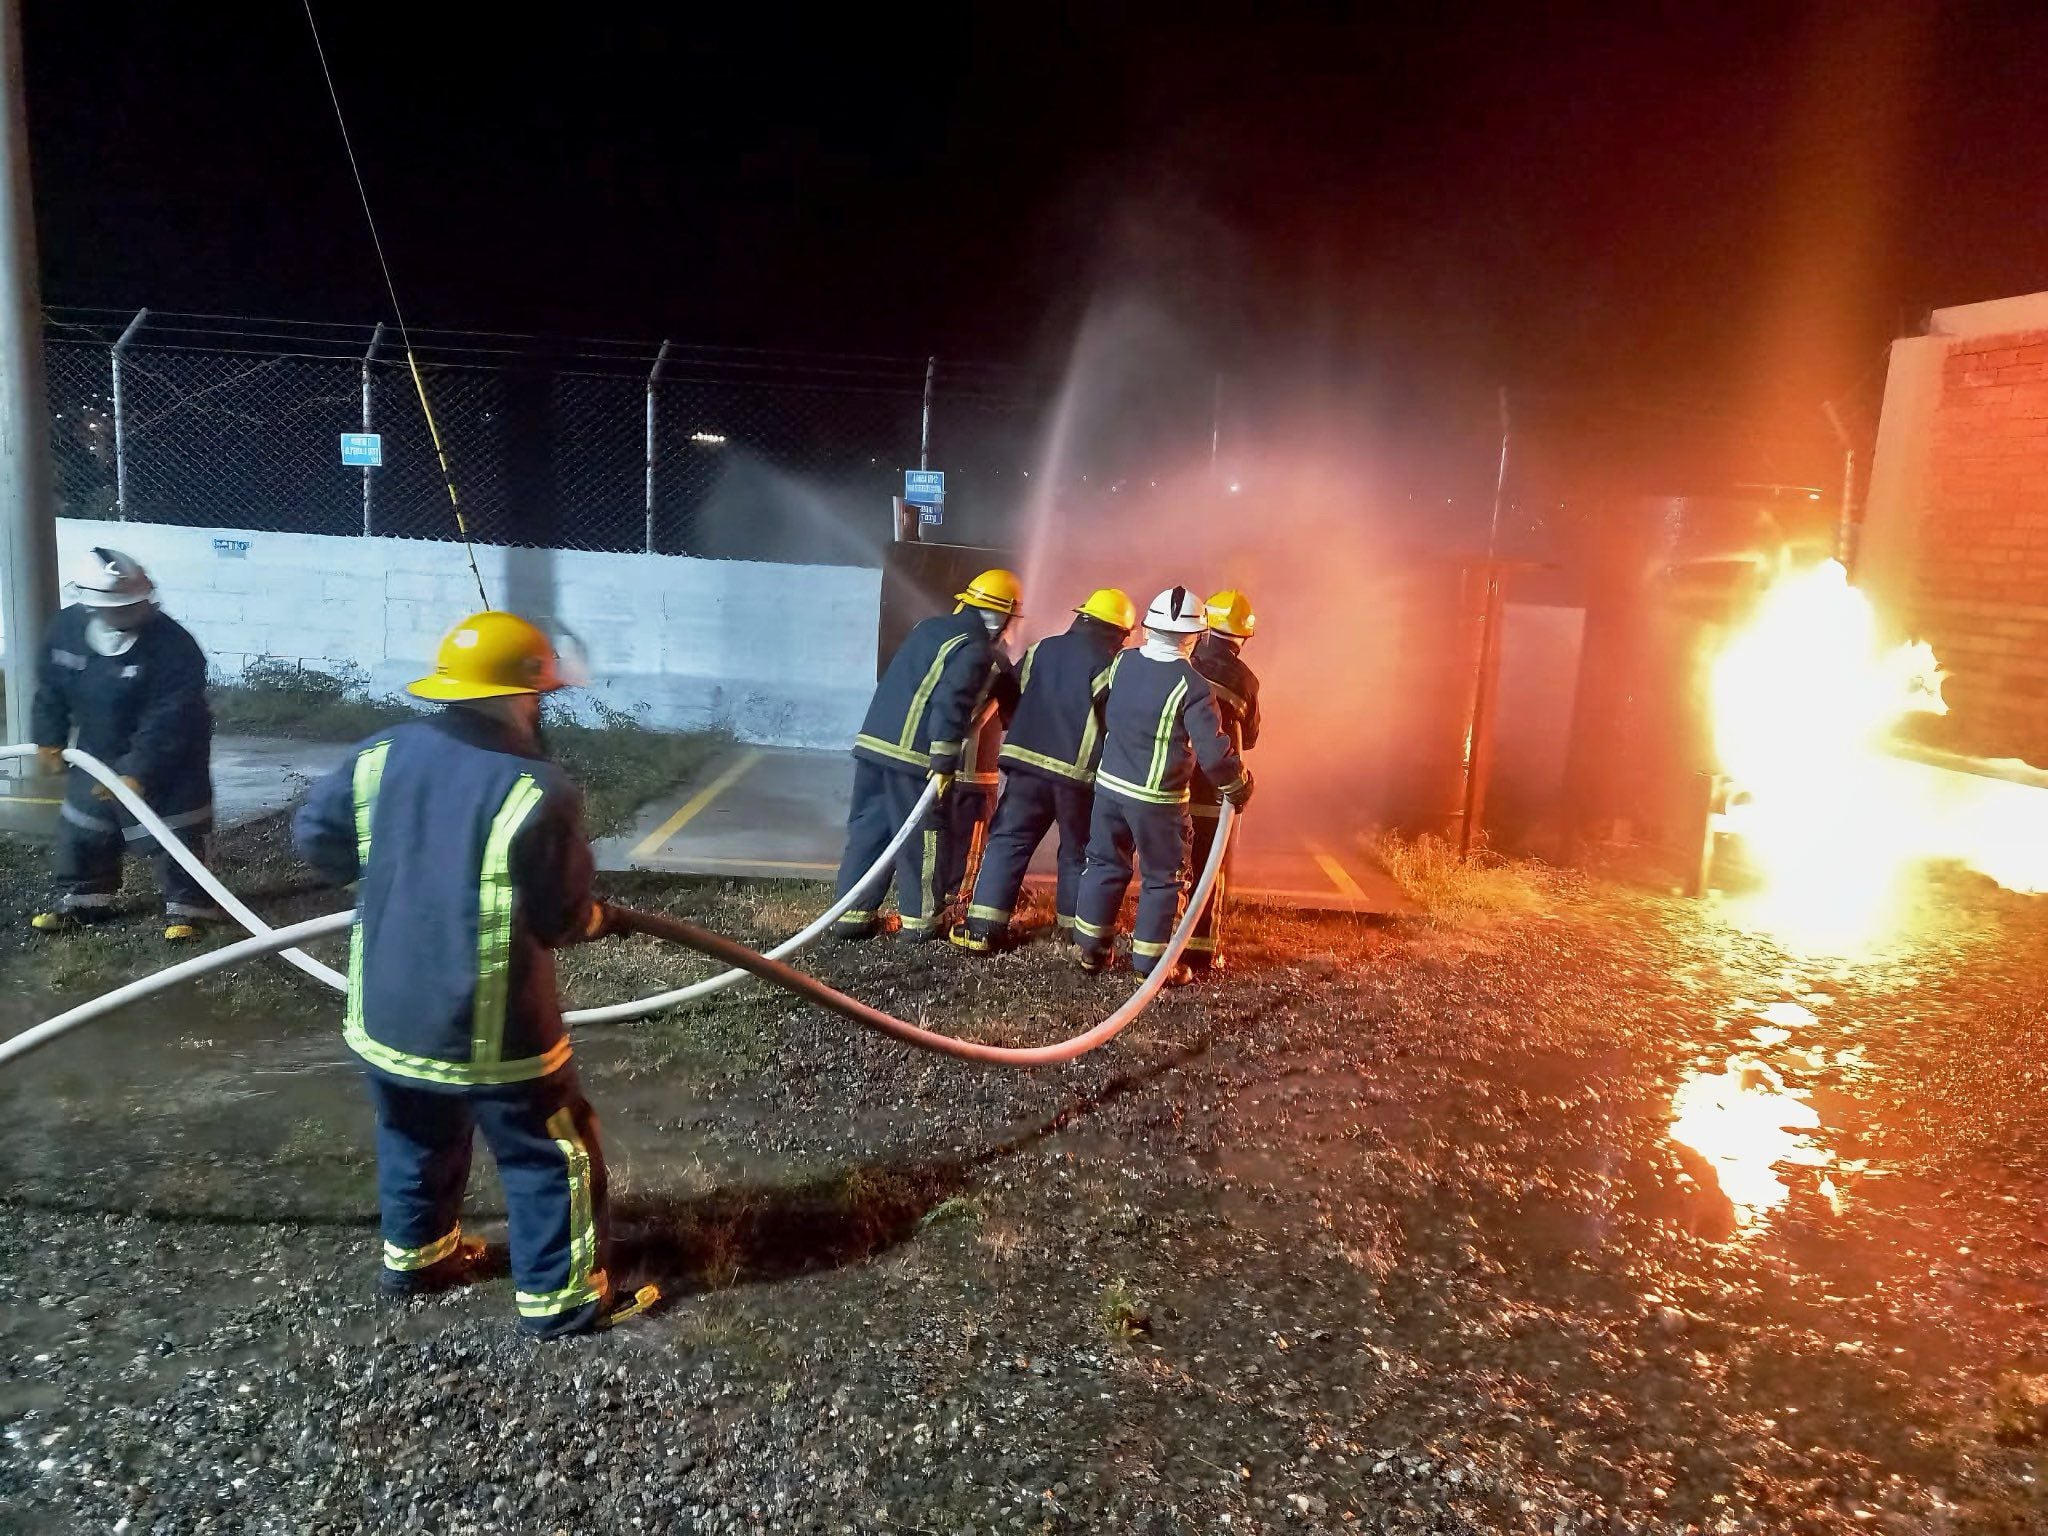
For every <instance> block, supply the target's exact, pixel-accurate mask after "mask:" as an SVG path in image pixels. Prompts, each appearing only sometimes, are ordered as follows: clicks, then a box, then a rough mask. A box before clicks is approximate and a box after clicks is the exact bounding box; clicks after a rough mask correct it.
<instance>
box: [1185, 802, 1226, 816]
mask: <svg viewBox="0 0 2048 1536" xmlns="http://www.w3.org/2000/svg"><path fill="white" fill-rule="evenodd" d="M1188 814H1189V815H1190V816H1200V817H1201V818H1203V819H1204V820H1205V821H1214V820H1215V819H1216V818H1217V817H1219V816H1221V815H1222V814H1223V807H1222V806H1220V805H1218V804H1216V803H1215V802H1214V801H1210V800H1197V801H1196V802H1195V803H1194V804H1193V805H1191V806H1189V807H1188Z"/></svg>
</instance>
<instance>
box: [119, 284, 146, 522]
mask: <svg viewBox="0 0 2048 1536" xmlns="http://www.w3.org/2000/svg"><path fill="white" fill-rule="evenodd" d="M148 319H149V311H148V310H146V309H138V310H137V311H135V318H134V319H133V320H130V321H129V322H128V329H127V330H125V331H123V332H122V333H121V339H120V340H119V341H116V342H115V343H114V366H113V373H114V516H115V517H116V518H118V519H119V520H120V521H121V522H124V523H125V522H127V521H128V424H127V415H126V412H125V411H124V409H123V407H122V401H121V354H122V353H123V352H125V351H127V350H128V343H129V342H130V341H131V340H133V339H134V336H135V333H136V332H137V331H139V330H141V329H142V326H143V323H144V322H145V321H147V320H148Z"/></svg>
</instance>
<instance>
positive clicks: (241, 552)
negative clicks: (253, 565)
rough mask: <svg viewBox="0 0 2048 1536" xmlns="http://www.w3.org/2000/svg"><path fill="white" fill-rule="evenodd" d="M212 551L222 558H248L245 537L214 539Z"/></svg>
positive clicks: (247, 546) (247, 545) (247, 543)
mask: <svg viewBox="0 0 2048 1536" xmlns="http://www.w3.org/2000/svg"><path fill="white" fill-rule="evenodd" d="M213 552H214V553H215V554H216V555H219V556H220V557H221V559H223V560H246V559H248V558H249V541H248V540H247V539H215V540H214V541H213Z"/></svg>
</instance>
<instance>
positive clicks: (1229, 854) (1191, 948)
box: [1187, 805, 1237, 971]
mask: <svg viewBox="0 0 2048 1536" xmlns="http://www.w3.org/2000/svg"><path fill="white" fill-rule="evenodd" d="M1192 813H1193V814H1192V817H1191V820H1192V821H1193V824H1194V841H1193V843H1192V845H1191V846H1190V848H1189V850H1188V879H1189V880H1190V881H1194V880H1197V879H1200V878H1201V874H1202V867H1203V866H1204V865H1205V864H1207V863H1208V862H1209V850H1210V849H1211V848H1213V847H1215V846H1216V829H1217V827H1218V826H1220V825H1221V824H1222V823H1221V818H1222V815H1223V807H1222V806H1220V805H1198V806H1194V807H1192ZM1236 857H1237V840H1236V839H1235V838H1232V839H1231V844H1230V846H1229V847H1228V848H1226V849H1225V850H1224V851H1223V867H1222V868H1221V869H1220V870H1218V871H1217V872H1216V884H1215V886H1214V887H1213V888H1212V889H1211V890H1210V892H1209V899H1208V900H1207V901H1206V902H1204V903H1203V904H1202V915H1201V916H1200V917H1197V918H1196V919H1195V929H1194V932H1193V933H1192V934H1191V935H1189V937H1188V953H1187V959H1188V964H1189V965H1191V966H1193V967H1194V968H1195V969H1196V970H1198V971H1199V970H1201V969H1202V968H1204V967H1205V966H1208V965H1211V964H1213V963H1214V962H1215V961H1216V959H1217V958H1218V957H1219V956H1221V955H1222V953H1223V919H1224V914H1225V912H1226V911H1227V910H1228V908H1229V905H1230V864H1231V861H1232V860H1233V859H1235V858H1236Z"/></svg>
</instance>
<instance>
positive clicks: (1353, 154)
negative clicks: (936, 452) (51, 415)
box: [27, 0, 2048, 408]
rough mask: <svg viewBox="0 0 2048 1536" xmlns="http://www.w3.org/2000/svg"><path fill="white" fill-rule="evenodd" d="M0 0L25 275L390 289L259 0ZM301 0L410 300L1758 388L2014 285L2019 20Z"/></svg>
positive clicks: (691, 328)
mask: <svg viewBox="0 0 2048 1536" xmlns="http://www.w3.org/2000/svg"><path fill="white" fill-rule="evenodd" d="M27 10H28V13H29V17H28V20H29V30H28V38H27V46H28V58H27V67H28V87H29V95H30V111H31V118H32V126H33V135H34V151H35V156H36V165H35V169H36V176H37V190H38V202H39V208H40V214H41V241H42V259H43V267H44V294H45V298H46V299H47V300H48V301H49V302H51V303H57V304H71V305H96V306H97V305H104V306H109V307H115V308H128V309H133V308H135V307H137V306H139V305H145V304H146V305H149V306H151V307H152V308H156V309H162V310H189V311H202V312H204V311H215V312H226V313H234V314H252V315H259V316H276V317H292V318H304V319H318V320H342V321H362V322H367V321H369V320H373V319H377V318H380V317H383V316H385V315H386V312H387V310H388V305H387V303H386V301H385V299H384V297H383V293H382V289H381V283H380V280H379V277H378V274H377V269H376V265H375V260H374V258H373V255H372V253H371V249H370V246H369V242H368V239H367V236H366V234H365V231H364V226H363V222H362V216H361V212H360V210H359V208H358V206H357V203H356V198H355V194H354V190H353V188H352V186H351V185H350V182H349V180H348V174H347V167H346V163H345V161H344V159H343V155H342V148H341V144H340V141H339V139H338V137H337V135H336V130H335V125H334V121H333V117H332V114H331V112H330V109H329V106H328V102H327V99H326V96H325V92H324V89H323V87H322V85H321V81H320V76H319V71H318V66H317V63H316V61H315V57H314V54H313V50H312V45H311V42H310V39H309V36H308V32H307V29H306V23H305V18H304V16H303V14H302V12H301V10H300V8H299V6H298V4H297V3H295V0H270V3H266V4H263V5H249V4H245V5H234V6H209V5H200V4H195V3H190V0H186V3H172V4H156V5H145V4H139V3H129V4H115V5H111V6H90V5H75V4H64V3H59V0H28V5H27ZM1097 10H1099V11H1101V12H1102V13H1103V14H1102V15H1090V14H1088V13H1089V12H1090V11H1097ZM621 11H636V12H642V13H648V14H645V15H643V16H642V17H636V18H634V19H621V18H620V17H619V16H618V14H617V13H618V12H621ZM656 11H659V12H660V13H661V14H660V15H659V17H658V18H657V17H655V16H654V15H653V14H651V13H654V12H656ZM319 12H320V16H321V22H322V26H323V30H324V33H325V37H326V41H327V44H328V48H329V51H330V55H331V57H332V60H333V64H334V67H335V71H336V76H337V82H338V85H339V87H340V90H341V93H342V100H343V105H344V107H345V108H346V109H347V111H348V113H349V116H350V122H351V126H352V128H353V129H354V131H355V134H356V137H357V147H358V150H359V152H360V153H361V155H362V157H363V162H364V171H365V174H366V176H367V177H368V179H369V184H370V194H371V198H372V201H373V204H374V206H375V208H376V211H377V213H378V215H379V218H380V220H381V221H382V224H383V227H384V232H385V238H386V241H387V243H388V247H389V251H390V255H391V258H392V262H393V265H394V268H395V272H396V276H397V279H398V284H399V290H400V295H401V298H402V299H403V300H404V302H405V304H406V307H407V310H408V318H410V319H411V320H412V321H413V323H414V324H415V325H438V326H463V327H478V328H487V329H493V330H502V331H519V332H540V333H549V334H568V335H593V336H605V337H623V338H652V337H660V336H673V337H675V338H676V339H678V340H688V341H695V342H707V343H730V344H747V345H758V346H773V347H802V348H809V349H831V350H848V351H874V352H882V353H889V354H894V355H906V354H908V355H921V354H923V353H925V352H927V351H933V350H935V351H938V352H940V353H942V354H944V355H947V356H953V357H961V358H973V359H986V360H1011V361H1019V362H1034V361H1035V362H1042V363H1043V362H1052V361H1055V360H1056V359H1057V358H1058V356H1059V355H1060V353H1061V350H1062V349H1063V348H1064V347H1065V345H1066V344H1067V342H1068V341H1069V340H1070V339H1071V336H1072V334H1073V330H1074V327H1075V325H1076V323H1077V320H1078V318H1079V317H1080V315H1081V314H1082V313H1083V312H1084V310H1085V308H1086V306H1087V304H1088V303H1089V301H1090V300H1091V298H1093V297H1095V296H1096V295H1097V294H1099V293H1102V292H1105V291H1116V292H1129V291H1136V292H1142V293H1144V294H1145V295H1147V296H1148V297H1150V298H1152V299H1154V300H1155V301H1157V302H1158V303H1160V304H1161V305H1162V306H1164V307H1165V308H1167V309H1168V310H1169V311H1170V312H1172V313H1174V314H1177V315H1180V316H1183V317H1185V318H1187V319H1189V320H1190V321H1191V322H1192V323H1194V324H1197V325H1198V326H1199V327H1200V328H1201V329H1202V330H1203V331H1204V333H1205V336H1206V337H1207V338H1208V340H1209V341H1210V343H1211V344H1213V345H1214V346H1215V347H1216V348H1217V349H1218V350H1219V352H1220V353H1221V354H1223V355H1236V356H1245V355H1250V354H1258V355H1263V356H1268V357H1271V356H1281V357H1287V358H1290V359H1296V360H1300V361H1303V362H1313V363H1315V364H1316V365H1317V366H1321V367H1324V368H1329V369H1334V370H1337V371H1340V372H1342V371H1345V370H1357V369H1367V370H1372V371H1375V372H1377V374H1378V375H1379V376H1380V377H1381V378H1383V379H1391V380H1395V381H1402V380H1412V381H1415V382H1416V385H1417V387H1418V388H1421V387H1425V386H1426V387H1435V386H1437V385H1443V384H1455V385H1459V386H1464V385H1471V386H1474V387H1490V385H1491V384H1492V383H1493V382H1496V381H1507V382H1511V383H1514V384H1515V385H1517V386H1518V387H1522V388H1530V389H1537V388H1556V389H1580V390H1597V391H1611V392H1643V391H1649V392H1654V393H1656V394H1658V395H1660V396H1669V397H1673V398H1688V399H1715V400H1729V399H1739V400H1744V401H1747V402H1749V403H1750V404H1751V405H1753V406H1755V407H1757V408H1762V407H1764V406H1766V405H1773V404H1776V403H1779V402H1785V401H1802V402H1806V403H1807V404H1810V403H1811V402H1812V401H1814V400H1817V399H1820V398H1825V397H1829V396H1833V395H1839V394H1842V393H1843V392H1845V391H1848V390H1850V389H1852V388H1857V387H1860V388H1861V389H1862V390H1863V393H1864V395H1865V396H1866V397H1867V398H1868V399H1869V400H1871V401H1874V399H1875V391H1876V381H1877V377H1878V375H1877V374H1876V373H1875V372H1873V368H1874V365H1875V363H1876V361H1877V359H1878V358H1879V356H1880V353H1881V348H1882V345H1883V343H1884V341H1885V340H1886V338H1887V337H1889V336H1890V335H1892V334H1894V332H1895V330H1896V329H1897V328H1899V327H1900V326H1901V325H1902V324H1904V325H1905V326H1907V327H1910V326H1911V325H1912V324H1913V323H1914V322H1915V320H1916V319H1917V317H1918V315H1919V314H1921V313H1922V312H1924V311H1925V310H1926V309H1927V308H1928V307H1930V306H1932V305H1937V304H1947V303H1956V302H1962V301H1968V300H1974V299H1982V298H1990V297H1996V296H2001V295H2005V294H2010V293H2018V292H2027V291H2032V290H2035V289H2040V288H2044V287H2048V89H2044V88H2043V86H2042V82H2043V80H2044V79H2048V6H2042V5H2040V4H2039V3H2038V0H2013V3H1979V4H1975V5H1971V6H1967V7H1965V6H1946V7H1943V6H1937V5H1934V4H1926V5H1914V6H1887V5H1885V4H1882V3H1874V4H1844V5H1818V6H1800V5H1796V4H1773V5H1763V6H1756V5H1741V4H1716V5H1705V4H1700V5H1691V6H1682V7H1681V6H1676V5H1649V6H1634V7H1618V6H1601V7H1591V8H1585V9H1583V10H1581V11H1578V12H1575V11H1574V8H1573V7H1571V6H1569V5H1563V6H1527V5H1501V6H1490V7H1488V6H1459V5H1441V4H1439V5H1416V6H1406V7H1403V6H1380V7H1357V8H1345V7H1337V6H1325V7H1305V6H1285V5H1274V6H1257V7H1253V6H1244V5H1239V6H1230V7H1203V6H1199V5H1175V6H1171V7H1159V8H1156V9H1154V8H1141V7H1050V6H1030V7H1022V6H1000V7H998V6H982V7H960V8H953V9H951V10H949V11H945V12H941V11H939V10H937V9H936V8H935V9H934V10H933V12H932V14H931V15H930V16H929V17H920V18H917V19H915V20H912V19H906V18H905V17H903V16H900V15H896V14H891V13H890V12H889V11H888V10H887V9H885V8H877V7H835V8H826V7H818V6H808V7H802V8H797V7H772V6H743V5H742V6H720V7H690V8H687V9H681V8H675V7H659V8H657V7H616V6H601V5H591V6H583V7H569V8H553V7H542V8H533V9H529V10H528V11H526V12H525V13H524V14H525V15H527V16H531V17H533V18H535V19H533V20H530V21H529V20H524V19H515V17H516V16H519V15H520V14H521V13H518V12H515V11H514V10H512V9H510V8H503V7H482V6H466V5H434V4H431V3H417V0H416V3H414V4H411V5H406V6H386V5H381V4H368V3H351V4H348V5H342V4H339V3H336V0H325V3H323V4H321V5H320V6H319ZM1598 12H1605V13H1607V15H1606V19H1604V20H1602V19H1599V17H1598V16H1597V15H1596V13H1598ZM1944 13H1946V14H1944ZM1965 13H1966V14H1965Z"/></svg>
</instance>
